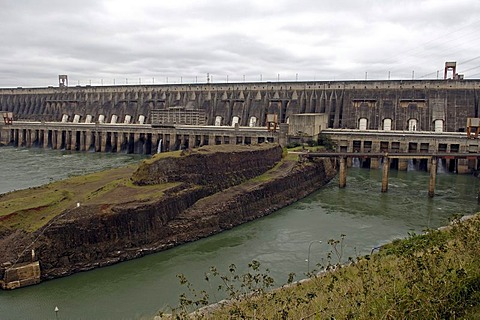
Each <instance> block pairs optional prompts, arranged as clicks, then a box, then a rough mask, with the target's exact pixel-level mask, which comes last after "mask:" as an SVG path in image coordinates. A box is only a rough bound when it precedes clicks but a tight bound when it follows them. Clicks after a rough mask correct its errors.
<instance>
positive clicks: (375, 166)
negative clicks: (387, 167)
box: [370, 158, 380, 169]
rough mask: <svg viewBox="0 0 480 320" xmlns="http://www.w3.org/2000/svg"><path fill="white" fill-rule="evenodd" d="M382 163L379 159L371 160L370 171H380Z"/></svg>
mask: <svg viewBox="0 0 480 320" xmlns="http://www.w3.org/2000/svg"><path fill="white" fill-rule="evenodd" d="M379 165H380V162H379V161H378V158H370V169H378V166H379Z"/></svg>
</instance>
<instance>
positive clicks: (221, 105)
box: [0, 80, 480, 132]
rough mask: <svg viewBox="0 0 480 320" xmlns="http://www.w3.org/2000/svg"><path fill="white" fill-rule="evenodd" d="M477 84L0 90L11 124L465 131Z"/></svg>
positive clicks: (474, 104) (474, 111) (347, 83)
mask: <svg viewBox="0 0 480 320" xmlns="http://www.w3.org/2000/svg"><path fill="white" fill-rule="evenodd" d="M479 90H480V80H424V81H421V80H411V81H405V80H403V81H333V82H265V83H232V84H225V83H223V84H217V83H215V84H175V85H143V86H142V85H138V86H99V87H91V86H85V87H80V86H76V87H58V88H57V87H55V88H54V87H49V88H16V89H0V111H9V112H13V113H14V115H15V119H19V120H32V121H33V120H35V121H42V120H43V121H59V122H61V121H63V122H78V123H84V122H86V123H91V122H92V123H94V122H97V123H151V120H152V110H154V109H168V108H175V107H182V108H186V109H188V110H191V109H194V110H201V111H202V113H200V115H201V117H204V118H205V119H201V120H202V121H201V123H204V124H206V125H211V126H232V125H234V124H235V123H238V124H239V125H240V126H247V127H248V126H250V127H258V126H266V115H267V114H277V116H278V122H279V123H288V122H289V117H290V116H291V115H293V114H305V113H323V114H326V115H327V116H328V127H329V128H347V129H365V130H368V129H371V130H377V129H380V130H386V129H388V130H411V131H412V130H413V131H434V130H437V131H440V130H441V131H452V132H455V131H464V130H465V126H466V119H467V118H468V117H478V115H479V110H478V109H479V106H478V104H479V94H478V92H479Z"/></svg>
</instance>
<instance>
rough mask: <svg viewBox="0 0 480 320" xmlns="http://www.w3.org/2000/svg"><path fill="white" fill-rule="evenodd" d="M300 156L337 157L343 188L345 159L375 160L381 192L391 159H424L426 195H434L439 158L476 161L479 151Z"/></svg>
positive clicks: (315, 154) (306, 154)
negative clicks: (426, 180)
mask: <svg viewBox="0 0 480 320" xmlns="http://www.w3.org/2000/svg"><path fill="white" fill-rule="evenodd" d="M299 156H300V157H304V158H318V157H329V158H338V160H339V182H338V185H339V187H340V188H345V186H346V185H347V165H348V164H347V159H348V160H350V161H352V159H370V160H375V163H376V164H377V168H378V164H379V163H381V165H382V189H381V191H382V192H387V190H388V175H389V171H390V165H391V160H392V159H397V160H406V161H408V160H412V159H425V160H427V161H428V166H427V168H428V171H429V172H430V180H429V185H428V196H429V197H433V196H434V195H435V180H436V174H437V164H438V160H439V159H445V160H459V159H463V160H474V161H478V159H479V158H480V154H479V153H469V152H458V151H454V152H428V151H424V152H393V153H389V152H387V151H385V152H341V151H340V152H304V153H299ZM478 199H479V201H480V188H479V190H478Z"/></svg>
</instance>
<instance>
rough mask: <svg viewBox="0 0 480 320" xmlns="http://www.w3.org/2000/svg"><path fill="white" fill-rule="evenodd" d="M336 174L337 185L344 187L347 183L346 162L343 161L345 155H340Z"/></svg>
mask: <svg viewBox="0 0 480 320" xmlns="http://www.w3.org/2000/svg"><path fill="white" fill-rule="evenodd" d="M338 174H339V179H338V187H339V188H345V186H346V185H347V162H346V161H345V157H340V168H339V173H338Z"/></svg>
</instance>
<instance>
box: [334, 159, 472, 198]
mask: <svg viewBox="0 0 480 320" xmlns="http://www.w3.org/2000/svg"><path fill="white" fill-rule="evenodd" d="M389 171H390V158H389V157H388V156H385V157H383V162H382V190H381V191H382V192H387V191H388V173H389ZM429 171H430V179H429V183H428V196H429V197H433V196H434V195H435V180H436V176H437V158H436V157H431V158H430V159H429ZM338 186H339V187H340V188H345V187H346V186H347V159H346V157H340V167H339V182H338ZM479 196H480V189H479Z"/></svg>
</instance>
